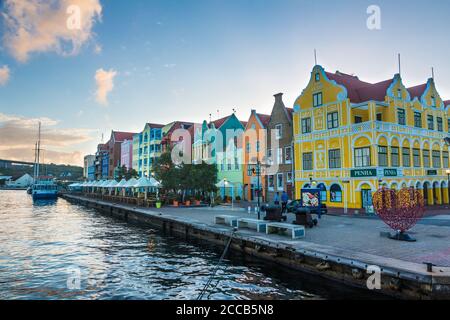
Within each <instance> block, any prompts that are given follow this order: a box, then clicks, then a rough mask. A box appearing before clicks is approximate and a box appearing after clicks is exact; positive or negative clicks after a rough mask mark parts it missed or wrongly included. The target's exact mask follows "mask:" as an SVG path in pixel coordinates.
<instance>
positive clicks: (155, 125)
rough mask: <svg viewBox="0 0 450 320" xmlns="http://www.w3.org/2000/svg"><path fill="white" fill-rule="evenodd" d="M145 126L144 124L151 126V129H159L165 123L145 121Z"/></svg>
mask: <svg viewBox="0 0 450 320" xmlns="http://www.w3.org/2000/svg"><path fill="white" fill-rule="evenodd" d="M145 126H146V127H147V126H149V127H150V128H152V129H161V128H163V127H165V124H158V123H150V122H147V123H146V124H145Z"/></svg>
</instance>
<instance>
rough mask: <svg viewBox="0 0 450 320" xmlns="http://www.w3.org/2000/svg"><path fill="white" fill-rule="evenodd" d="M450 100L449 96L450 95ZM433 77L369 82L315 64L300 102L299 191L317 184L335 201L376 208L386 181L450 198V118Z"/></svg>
mask: <svg viewBox="0 0 450 320" xmlns="http://www.w3.org/2000/svg"><path fill="white" fill-rule="evenodd" d="M447 104H448V102H447ZM445 105H446V103H444V102H443V100H442V99H441V97H440V95H439V92H438V91H437V89H436V86H435V83H434V80H433V79H429V80H428V81H427V83H424V84H421V85H418V86H415V87H410V88H407V87H406V86H405V85H404V83H403V80H402V78H401V76H400V75H399V74H396V75H395V76H394V77H393V78H392V79H388V80H385V81H382V82H379V83H375V84H372V83H368V82H365V81H362V80H360V79H359V78H358V77H356V76H353V75H348V74H344V73H342V72H339V71H338V72H336V73H329V72H326V71H325V70H324V68H322V67H321V66H315V67H314V68H313V70H312V72H311V78H310V80H309V83H308V85H307V86H306V88H305V89H304V90H303V92H302V94H301V95H300V97H299V98H298V99H297V100H296V101H295V104H294V110H295V113H294V141H295V176H296V195H297V197H299V196H300V190H301V189H302V188H304V187H308V186H311V184H313V186H315V187H317V188H320V189H321V190H322V200H323V201H324V203H326V204H327V205H329V206H331V207H348V208H352V209H363V208H364V209H371V208H372V196H373V193H374V192H375V191H376V190H377V189H378V188H380V187H381V186H387V187H390V188H394V189H396V188H402V187H413V188H416V189H418V190H422V192H423V194H424V197H425V199H426V203H427V204H428V205H433V204H442V203H446V204H447V203H449V193H448V186H447V183H448V176H447V170H448V169H449V147H448V145H447V143H446V138H447V137H449V132H450V120H449V113H448V108H446V106H445Z"/></svg>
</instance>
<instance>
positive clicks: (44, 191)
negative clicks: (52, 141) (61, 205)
mask: <svg viewBox="0 0 450 320" xmlns="http://www.w3.org/2000/svg"><path fill="white" fill-rule="evenodd" d="M40 155H41V123H40V122H39V134H38V141H37V142H36V148H35V161H34V182H33V185H32V186H31V195H32V196H33V200H44V199H56V198H57V197H58V186H57V185H56V183H55V180H54V178H53V177H49V176H41V175H40V163H39V162H40Z"/></svg>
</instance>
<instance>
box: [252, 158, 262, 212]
mask: <svg viewBox="0 0 450 320" xmlns="http://www.w3.org/2000/svg"><path fill="white" fill-rule="evenodd" d="M252 173H253V174H256V177H257V187H256V197H257V198H258V199H257V205H258V208H257V209H256V211H257V212H258V220H261V200H260V194H261V162H260V161H259V159H258V160H257V162H256V167H255V168H253V169H252Z"/></svg>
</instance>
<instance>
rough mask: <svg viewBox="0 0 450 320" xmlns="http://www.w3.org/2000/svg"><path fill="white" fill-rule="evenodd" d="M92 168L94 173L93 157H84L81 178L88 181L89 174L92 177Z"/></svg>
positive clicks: (90, 155)
mask: <svg viewBox="0 0 450 320" xmlns="http://www.w3.org/2000/svg"><path fill="white" fill-rule="evenodd" d="M90 168H91V169H90ZM92 168H94V172H95V155H93V154H89V155H87V156H85V157H84V166H83V178H84V179H85V180H90V179H89V173H91V175H92ZM89 169H90V170H89Z"/></svg>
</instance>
